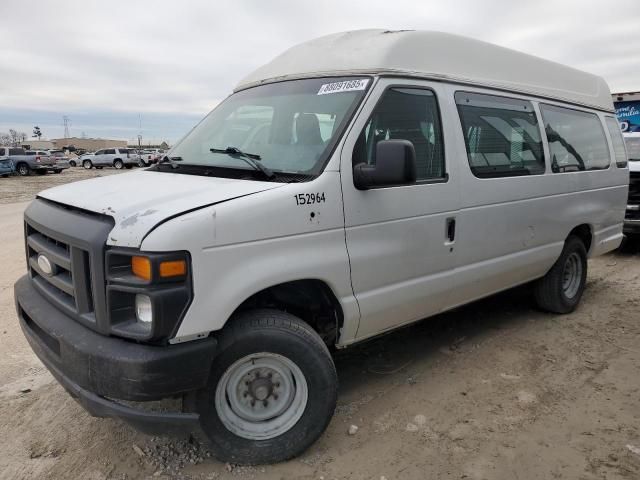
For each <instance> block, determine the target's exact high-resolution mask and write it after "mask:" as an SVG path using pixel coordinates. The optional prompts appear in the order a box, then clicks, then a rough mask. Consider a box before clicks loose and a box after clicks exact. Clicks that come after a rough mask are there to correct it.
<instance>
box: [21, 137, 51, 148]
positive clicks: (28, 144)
mask: <svg viewBox="0 0 640 480" xmlns="http://www.w3.org/2000/svg"><path fill="white" fill-rule="evenodd" d="M20 146H21V147H23V148H25V149H27V150H51V149H53V148H55V145H54V144H53V142H52V141H51V140H36V139H35V138H34V139H32V140H27V141H25V142H21V143H20Z"/></svg>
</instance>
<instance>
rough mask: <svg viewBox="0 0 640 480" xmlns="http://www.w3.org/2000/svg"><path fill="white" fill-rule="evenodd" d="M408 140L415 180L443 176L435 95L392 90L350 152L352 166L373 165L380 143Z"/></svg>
mask: <svg viewBox="0 0 640 480" xmlns="http://www.w3.org/2000/svg"><path fill="white" fill-rule="evenodd" d="M391 139H399V140H409V141H410V142H411V143H412V144H413V147H414V149H415V151H416V167H417V180H418V181H420V180H433V179H441V178H444V176H445V165H444V144H443V140H442V128H441V124H440V114H439V111H438V104H437V100H436V96H435V94H434V93H433V92H432V91H431V90H426V89H422V88H402V87H394V88H390V89H389V90H387V91H386V92H385V93H384V95H383V96H382V99H381V100H380V101H379V102H378V105H376V108H375V110H374V111H373V113H372V114H371V117H370V118H369V121H368V122H367V124H366V125H365V127H364V129H363V130H362V132H361V133H360V136H359V137H358V140H357V141H356V144H355V146H354V148H353V166H356V165H358V164H359V163H366V164H368V165H375V163H376V158H375V155H376V144H377V143H378V142H379V141H381V140H391Z"/></svg>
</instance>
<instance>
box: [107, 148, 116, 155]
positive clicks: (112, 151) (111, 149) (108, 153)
mask: <svg viewBox="0 0 640 480" xmlns="http://www.w3.org/2000/svg"><path fill="white" fill-rule="evenodd" d="M104 153H106V154H107V155H114V154H115V153H116V150H115V148H110V149H108V150H105V151H104Z"/></svg>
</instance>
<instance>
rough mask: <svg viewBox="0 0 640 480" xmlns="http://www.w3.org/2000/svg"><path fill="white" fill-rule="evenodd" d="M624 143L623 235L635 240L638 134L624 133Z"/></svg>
mask: <svg viewBox="0 0 640 480" xmlns="http://www.w3.org/2000/svg"><path fill="white" fill-rule="evenodd" d="M624 142H625V144H626V148H627V156H628V157H629V198H628V200H627V211H626V214H625V217H624V233H625V235H626V236H627V237H629V238H631V239H632V240H637V239H638V238H640V134H639V133H625V134H624ZM619 148H620V147H619Z"/></svg>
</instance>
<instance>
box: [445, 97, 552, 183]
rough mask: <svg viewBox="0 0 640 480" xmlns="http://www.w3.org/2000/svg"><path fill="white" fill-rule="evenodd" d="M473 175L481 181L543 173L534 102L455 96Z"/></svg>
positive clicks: (542, 155)
mask: <svg viewBox="0 0 640 480" xmlns="http://www.w3.org/2000/svg"><path fill="white" fill-rule="evenodd" d="M455 99H456V104H457V106H458V113H459V115H460V122H461V123H462V130H463V133H464V141H465V144H466V147H467V156H468V160H469V166H470V167H471V171H472V172H473V174H474V175H475V176H476V177H479V178H495V177H516V176H522V175H538V174H541V173H544V170H545V165H544V150H543V147H542V138H541V132H540V127H539V125H538V119H537V118H536V114H535V111H534V109H533V105H532V104H531V102H528V101H526V100H518V99H515V98H505V97H498V96H494V95H484V94H478V93H469V92H456V95H455Z"/></svg>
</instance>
